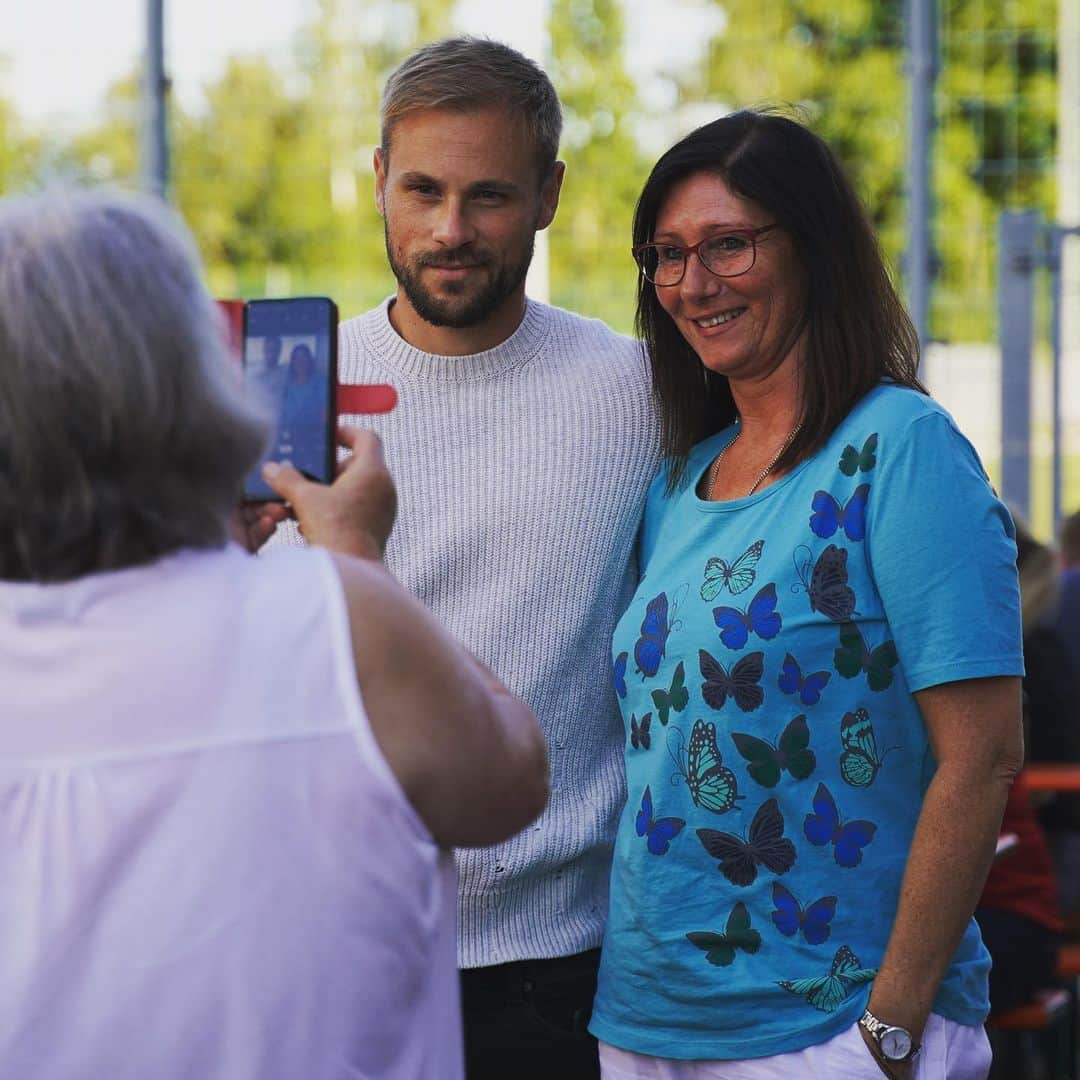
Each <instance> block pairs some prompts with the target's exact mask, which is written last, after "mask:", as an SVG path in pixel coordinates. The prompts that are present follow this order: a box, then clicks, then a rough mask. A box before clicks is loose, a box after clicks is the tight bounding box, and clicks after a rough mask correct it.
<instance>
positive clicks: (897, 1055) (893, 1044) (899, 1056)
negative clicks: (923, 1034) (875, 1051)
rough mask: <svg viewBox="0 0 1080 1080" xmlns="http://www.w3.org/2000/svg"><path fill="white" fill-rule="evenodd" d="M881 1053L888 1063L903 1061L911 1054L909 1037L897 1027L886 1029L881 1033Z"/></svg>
mask: <svg viewBox="0 0 1080 1080" xmlns="http://www.w3.org/2000/svg"><path fill="white" fill-rule="evenodd" d="M880 1046H881V1052H882V1053H883V1054H884V1055H885V1057H887V1058H888V1059H889V1060H890V1061H903V1060H904V1058H906V1057H907V1056H908V1054H909V1053H910V1052H911V1036H910V1035H909V1034H908V1033H907V1032H906V1031H905V1030H904V1029H903V1028H898V1027H887V1028H886V1029H885V1030H884V1031H883V1032H882V1033H881V1043H880Z"/></svg>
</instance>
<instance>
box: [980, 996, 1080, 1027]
mask: <svg viewBox="0 0 1080 1080" xmlns="http://www.w3.org/2000/svg"><path fill="white" fill-rule="evenodd" d="M1068 1013H1069V992H1068V990H1049V989H1048V990H1040V991H1039V992H1038V993H1037V994H1036V995H1035V998H1034V1000H1032V1001H1029V1002H1028V1003H1027V1004H1026V1005H1017V1007H1016V1008H1015V1009H1009V1010H1007V1011H1006V1012H1003V1013H994V1014H993V1015H991V1017H990V1020H989V1021H988V1023H989V1024H990V1026H991V1027H993V1028H996V1029H997V1030H998V1031H1046V1030H1047V1029H1048V1028H1051V1027H1053V1026H1054V1025H1055V1024H1056V1023H1058V1022H1059V1021H1060V1020H1063V1019H1065V1017H1066V1016H1068Z"/></svg>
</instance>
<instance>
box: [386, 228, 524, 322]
mask: <svg viewBox="0 0 1080 1080" xmlns="http://www.w3.org/2000/svg"><path fill="white" fill-rule="evenodd" d="M383 232H384V234H385V237H386V258H387V260H388V261H389V263H390V269H391V270H393V272H394V277H396V278H397V280H398V284H400V285H401V287H402V288H403V289H404V290H405V295H406V296H407V297H408V298H409V303H410V304H411V305H412V307H413V310H414V311H415V312H416V313H417V315H419V316H420V318H421V319H423V320H424V321H425V322H428V323H431V325H432V326H449V327H452V328H453V329H455V330H463V329H465V328H466V327H469V326H476V325H477V324H478V323H482V322H483V321H484V320H485V319H486V318H487V317H488V316H489V315H490V314H491V313H492V312H493V311H495V310H496V309H497V308H498V307H499V305H500V304H502V302H503V301H504V300H505V299H506V298H507V297H508V296H510V294H511V293H513V292H514V290H515V289H517V288H518V286H519V285H520V284H521V283H522V282H523V281H524V280H525V275H526V274H527V273H528V272H529V264H530V263H531V262H532V257H533V246H534V243H535V238H534V237H533V236H532V235H530V237H529V246H528V249H527V250H526V251H525V254H524V257H523V258H522V259H521V260H520V261H519V262H515V263H511V264H508V265H505V266H503V267H502V269H500V270H499V271H498V272H497V273H496V274H495V276H494V277H492V278H491V279H490V280H489V281H488V282H487V284H486V285H485V286H484V287H483V288H481V289H480V291H479V292H477V293H475V294H473V295H471V296H470V295H468V294H466V293H464V291H463V293H462V295H461V296H460V297H453V296H435V295H433V294H432V293H431V292H430V291H429V290H428V289H426V288H425V287H424V285H423V283H422V282H421V280H420V278H421V275H422V273H423V270H424V267H426V266H460V265H479V266H481V267H490V266H491V258H490V256H486V255H482V254H480V253H478V252H472V251H469V250H468V249H466V248H458V249H457V250H456V251H449V252H429V253H427V254H424V255H421V256H419V257H417V258H415V259H413V260H411V261H409V262H399V261H398V259H397V258H395V256H394V248H393V245H392V244H391V243H390V228H389V226H388V225H387V224H386V222H385V221H384V222H383ZM455 286H460V287H461V288H462V290H464V289H465V288H466V282H448V283H447V286H446V288H447V289H448V290H452V289H453V288H454V287H455Z"/></svg>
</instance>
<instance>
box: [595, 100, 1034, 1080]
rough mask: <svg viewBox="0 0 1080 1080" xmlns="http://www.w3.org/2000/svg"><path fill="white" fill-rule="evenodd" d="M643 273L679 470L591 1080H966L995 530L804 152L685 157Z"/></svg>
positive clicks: (659, 530) (1000, 612)
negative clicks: (598, 1071) (597, 1060)
mask: <svg viewBox="0 0 1080 1080" xmlns="http://www.w3.org/2000/svg"><path fill="white" fill-rule="evenodd" d="M633 241H634V249H633V251H634V255H635V258H636V260H637V262H638V266H639V269H640V271H641V278H640V283H639V291H638V328H639V332H640V333H641V337H642V338H643V340H644V341H645V343H646V345H647V348H648V351H649V355H650V359H651V362H652V370H653V381H654V386H655V387H656V391H657V394H658V397H659V400H660V403H661V406H660V407H661V415H662V418H663V423H664V436H665V438H664V446H665V449H666V451H667V453H668V461H667V463H666V465H665V467H664V468H663V469H662V470H661V472H660V473H659V475H658V476H657V478H656V479H655V481H654V482H653V486H652V488H651V490H650V493H649V501H648V506H647V509H646V513H645V520H644V523H643V526H642V538H641V550H640V559H641V570H642V573H643V577H642V580H641V583H640V585H639V588H638V591H637V594H636V596H635V598H634V600H633V602H632V603H631V604H630V606H629V607H628V609H627V611H626V613H625V615H624V616H623V618H622V620H621V622H620V623H619V626H618V628H617V629H616V632H615V636H614V644H613V646H612V648H613V653H614V656H615V661H614V662H615V666H616V670H618V669H619V668H620V666H621V665H622V664H625V665H626V690H627V693H626V695H625V699H624V701H623V706H622V708H623V715H624V720H625V726H626V741H625V756H626V769H627V783H628V788H629V802H628V804H627V807H626V809H625V811H624V813H623V816H622V819H621V822H620V826H619V833H618V837H617V839H616V847H615V857H614V867H613V871H612V896H611V912H610V914H609V919H608V929H607V932H606V934H605V938H604V947H603V956H602V961H601V969H600V980H599V988H598V991H597V999H596V1006H595V1009H594V1012H593V1020H592V1029H593V1031H594V1033H595V1034H596V1035H597V1036H598V1037H599V1038H600V1040H601V1065H602V1069H603V1075H604V1076H605V1078H610V1080H644V1078H646V1077H648V1078H656V1080H659V1078H663V1080H706V1078H707V1080H729V1078H730V1080H736V1078H737V1080H758V1078H761V1080H765V1078H769V1080H781V1078H783V1080H787V1078H790V1077H800V1078H803V1077H818V1078H822V1080H825V1078H827V1080H833V1078H835V1077H845V1078H854V1077H859V1078H873V1077H880V1076H881V1075H882V1074H884V1075H886V1076H890V1077H897V1078H899V1077H904V1078H906V1077H911V1076H914V1077H916V1078H925V1080H930V1078H933V1080H941V1078H945V1077H947V1078H949V1080H969V1078H970V1080H975V1078H981V1077H985V1075H986V1072H987V1069H988V1068H989V1064H990V1049H989V1045H988V1043H987V1040H986V1035H985V1032H984V1030H983V1026H982V1025H983V1021H984V1020H985V1018H986V1014H987V1011H988V1001H987V975H988V971H989V966H990V963H989V957H988V955H987V953H986V949H985V948H984V947H983V945H982V942H981V941H980V938H979V931H978V927H977V925H976V924H975V922H974V921H973V919H972V912H973V911H974V909H975V905H976V902H977V900H978V897H979V893H980V891H981V890H982V886H983V882H984V880H985V877H986V872H987V869H988V867H989V865H990V861H991V859H992V857H993V854H994V850H995V844H996V840H997V836H998V829H999V825H1000V822H1001V815H1002V810H1003V808H1004V805H1005V800H1006V795H1007V792H1008V788H1009V784H1010V782H1011V780H1012V777H1013V776H1014V775H1015V772H1016V771H1017V769H1019V767H1020V764H1021V758H1022V739H1021V718H1020V679H1019V676H1020V675H1021V674H1022V671H1023V666H1022V656H1021V641H1020V638H1021V635H1020V612H1019V597H1018V592H1017V582H1016V566H1015V560H1016V548H1015V545H1014V543H1013V537H1012V522H1011V519H1010V518H1009V515H1008V512H1007V510H1006V509H1005V507H1004V506H1003V505H1002V504H1001V503H1000V502H999V501H998V500H997V499H996V498H995V497H994V494H993V492H992V490H991V488H990V485H989V483H988V481H987V479H986V475H985V472H984V470H983V467H982V465H981V463H980V461H979V459H978V456H977V454H976V453H975V450H974V448H973V447H972V446H971V444H970V443H969V442H968V440H967V439H966V438H964V436H963V435H962V434H961V433H960V431H959V430H958V429H957V427H956V425H955V423H954V422H953V420H952V418H951V417H950V416H949V415H948V414H947V413H946V412H945V410H944V409H942V408H941V407H940V406H939V405H937V404H936V403H935V402H934V401H932V400H931V399H930V398H929V397H928V396H927V394H926V391H925V390H924V389H923V387H922V385H921V384H920V383H919V381H918V378H917V375H916V372H917V367H918V341H917V338H916V335H915V332H914V330H913V328H912V325H911V322H910V320H909V318H908V316H907V314H906V312H905V311H904V309H903V307H902V305H901V303H900V300H899V298H898V297H897V295H896V293H895V291H894V289H893V286H892V284H891V282H890V279H889V275H888V272H887V269H886V267H885V265H884V263H883V260H882V257H881V254H880V252H879V249H878V246H877V243H876V240H875V237H874V235H873V232H872V229H871V227H870V224H869V222H868V220H867V218H866V215H865V212H864V210H863V208H862V207H861V205H860V203H859V200H858V197H857V195H856V194H855V192H854V190H853V189H852V186H851V184H850V182H849V180H848V179H847V177H846V176H845V174H844V172H843V169H842V167H841V166H840V164H839V162H838V161H837V159H836V157H835V156H834V154H833V153H832V151H831V150H830V149H829V147H828V146H827V145H826V144H825V143H824V142H823V141H822V140H821V139H820V138H818V137H817V136H816V135H814V134H813V133H811V132H810V131H809V130H807V129H806V128H805V127H803V126H802V125H801V124H798V123H796V122H794V121H792V120H790V119H787V118H785V117H783V116H780V115H773V114H762V113H754V112H740V113H735V114H733V115H730V116H726V117H724V118H722V119H720V120H717V121H715V122H713V123H711V124H708V125H705V126H704V127H702V128H699V129H698V130H697V131H695V132H693V133H691V134H690V135H688V136H687V137H686V138H685V139H683V140H682V141H681V142H679V143H677V144H676V145H675V146H674V147H673V148H672V149H671V150H669V151H668V152H667V153H666V154H664V155H663V156H662V157H661V158H660V160H659V161H658V162H657V164H656V166H655V167H654V168H653V171H652V173H651V175H650V176H649V179H648V180H647V182H646V184H645V187H644V190H643V191H642V194H641V197H640V199H639V201H638V205H637V210H636V213H635V218H634V228H633ZM631 665H632V666H631Z"/></svg>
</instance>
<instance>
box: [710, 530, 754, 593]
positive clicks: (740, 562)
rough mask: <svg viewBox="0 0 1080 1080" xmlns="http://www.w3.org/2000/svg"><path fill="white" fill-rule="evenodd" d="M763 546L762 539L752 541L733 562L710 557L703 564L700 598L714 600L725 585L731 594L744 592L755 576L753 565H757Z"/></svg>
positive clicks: (752, 582)
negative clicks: (703, 577)
mask: <svg viewBox="0 0 1080 1080" xmlns="http://www.w3.org/2000/svg"><path fill="white" fill-rule="evenodd" d="M764 547H765V541H764V540H758V541H756V542H754V543H753V544H751V545H750V546H749V547H748V548H747V549H746V550H745V551H744V552H743V553H742V554H741V555H740V556H739V557H738V558H737V559H736V560H735V561H734V562H733V563H728V562H725V561H724V560H723V559H720V558H713V559H710V560H709V561H708V562H707V563H706V564H705V581H704V582H703V583H702V586H701V599H702V600H706V601H708V600H715V599H716V596H717V594H718V593H719V592H720V591H721V590H722V589H724V588H725V587H726V588H727V590H728V591H729V592H730V593H731V595H732V596H736V595H738V594H739V593H741V592H746V590H747V589H749V588H750V586H751V585H753V584H754V578H755V577H757V571H755V570H754V567H755V566H757V563H758V559H760V558H761V552H762V549H763V548H764Z"/></svg>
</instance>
